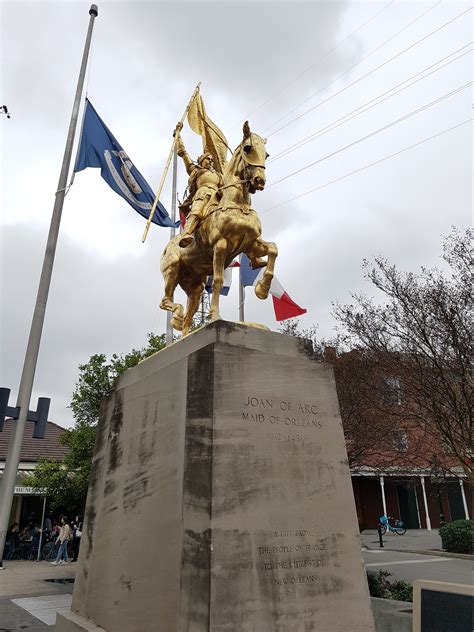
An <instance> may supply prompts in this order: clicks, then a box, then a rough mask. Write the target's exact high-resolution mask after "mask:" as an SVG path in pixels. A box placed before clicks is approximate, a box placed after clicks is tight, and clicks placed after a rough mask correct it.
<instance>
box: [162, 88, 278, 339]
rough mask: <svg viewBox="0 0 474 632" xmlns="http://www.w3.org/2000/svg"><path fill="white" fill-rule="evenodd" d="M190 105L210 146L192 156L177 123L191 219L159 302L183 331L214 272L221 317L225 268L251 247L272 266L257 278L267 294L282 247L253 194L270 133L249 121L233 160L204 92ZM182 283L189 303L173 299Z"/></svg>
mask: <svg viewBox="0 0 474 632" xmlns="http://www.w3.org/2000/svg"><path fill="white" fill-rule="evenodd" d="M188 110H189V111H188V121H189V123H190V126H191V128H192V129H193V130H194V131H196V132H197V133H198V134H200V135H201V136H202V139H203V147H204V153H203V155H202V156H200V157H199V159H198V161H197V163H194V162H193V161H192V160H191V159H190V157H189V155H188V153H187V151H186V149H185V147H184V144H183V142H182V140H181V139H180V137H179V133H180V131H181V128H182V123H178V125H177V127H176V130H175V142H176V147H177V152H178V155H179V156H181V158H182V159H183V161H184V164H185V166H186V170H187V172H188V174H189V184H188V191H189V195H188V197H187V198H186V200H185V201H184V202H183V204H182V205H181V207H180V210H181V212H182V213H184V214H185V215H186V218H187V221H186V227H185V230H184V232H183V233H181V234H180V235H177V236H176V237H173V239H171V240H170V242H169V243H168V245H167V246H166V248H165V250H164V252H163V255H162V257H161V272H162V274H163V277H164V280H165V293H164V296H163V299H162V300H161V303H160V307H161V309H165V310H168V311H171V312H172V313H173V317H172V319H171V324H172V326H173V327H174V328H175V329H177V330H180V331H182V332H183V335H186V334H187V333H188V332H189V329H190V327H191V323H192V318H193V316H194V314H195V313H196V311H197V309H198V307H199V301H200V297H201V294H202V292H203V290H204V287H205V284H206V279H207V277H208V276H210V275H212V301H211V308H210V314H209V315H210V319H211V320H217V319H218V318H219V298H220V291H221V289H222V285H223V281H224V269H225V268H226V267H227V266H229V265H230V264H231V263H232V261H233V260H234V258H235V257H236V256H237V255H239V254H241V253H245V254H246V255H247V256H248V257H249V259H250V262H251V265H252V266H253V267H254V268H260V267H265V270H264V274H263V277H262V279H261V280H260V281H259V282H258V284H257V285H256V286H255V294H256V295H257V296H258V298H261V299H265V298H267V297H268V292H269V290H270V285H271V282H272V279H273V272H274V267H275V260H276V257H277V255H278V249H277V247H276V245H275V244H274V243H272V242H267V241H264V240H263V239H262V238H261V233H262V225H261V223H260V219H259V217H258V214H257V212H256V211H255V210H254V209H253V208H252V206H251V197H250V195H251V194H253V193H255V192H256V191H262V190H263V189H264V187H265V160H266V159H267V157H268V154H267V152H266V149H265V143H266V140H264V139H263V138H261V137H260V136H258V134H255V133H253V132H251V131H250V126H249V124H248V122H246V123H244V126H243V139H242V142H241V143H240V144H239V145H238V147H237V148H236V149H235V151H234V152H233V154H232V158H231V159H230V160H229V162H227V161H226V153H227V141H226V140H225V137H224V135H223V134H222V132H221V131H220V130H219V128H218V127H217V126H216V125H214V123H212V121H211V120H210V119H209V118H208V117H207V114H206V112H205V109H204V104H203V102H202V98H201V95H200V94H199V93H198V92H197V94H196V93H195V95H194V96H193V100H192V101H191V103H190V106H189V107H188ZM262 257H267V259H266V260H265V259H262ZM178 285H179V286H180V287H181V288H182V289H183V290H184V291H185V293H186V294H187V297H188V300H187V305H186V310H185V311H184V310H183V306H182V305H180V304H179V303H175V302H174V291H175V289H176V287H177V286H178Z"/></svg>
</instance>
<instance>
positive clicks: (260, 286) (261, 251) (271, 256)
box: [246, 239, 278, 299]
mask: <svg viewBox="0 0 474 632" xmlns="http://www.w3.org/2000/svg"><path fill="white" fill-rule="evenodd" d="M249 252H250V253H251V254H249ZM249 252H247V253H246V254H247V255H248V256H249V258H250V259H252V258H255V257H262V256H265V255H267V265H266V267H265V269H264V271H263V276H262V278H261V279H260V281H258V283H257V285H256V286H255V294H256V295H257V296H258V298H261V299H265V298H267V297H268V292H269V291H270V286H271V284H272V279H273V273H274V271H275V261H276V258H277V257H278V248H277V247H276V244H274V243H273V242H272V241H263V239H257V241H256V242H255V244H254V246H253V247H252V248H251V250H250V251H249Z"/></svg>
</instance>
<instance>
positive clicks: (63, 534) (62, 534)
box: [51, 516, 72, 565]
mask: <svg viewBox="0 0 474 632" xmlns="http://www.w3.org/2000/svg"><path fill="white" fill-rule="evenodd" d="M71 536H72V532H71V527H70V526H69V520H68V519H67V516H61V530H60V531H59V535H58V538H57V540H56V544H58V543H60V545H59V550H58V554H57V556H56V559H55V560H54V562H51V564H54V565H55V564H67V563H68V561H69V560H68V557H67V545H68V542H69V540H70V539H71ZM63 558H64V559H63Z"/></svg>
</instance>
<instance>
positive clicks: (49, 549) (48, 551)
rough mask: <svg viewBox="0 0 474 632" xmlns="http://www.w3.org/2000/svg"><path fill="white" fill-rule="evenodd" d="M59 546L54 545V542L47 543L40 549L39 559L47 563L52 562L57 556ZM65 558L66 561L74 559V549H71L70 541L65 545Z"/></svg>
mask: <svg viewBox="0 0 474 632" xmlns="http://www.w3.org/2000/svg"><path fill="white" fill-rule="evenodd" d="M58 548H59V544H56V541H55V540H51V541H50V542H47V543H46V544H45V545H44V546H43V548H42V549H41V559H43V560H46V561H47V562H54V560H55V559H56V556H57V554H58ZM67 556H68V559H74V549H73V548H72V541H71V540H69V542H68V543H67Z"/></svg>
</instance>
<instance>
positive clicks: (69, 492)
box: [25, 334, 165, 513]
mask: <svg viewBox="0 0 474 632" xmlns="http://www.w3.org/2000/svg"><path fill="white" fill-rule="evenodd" d="M164 346H165V335H164V334H162V335H155V334H148V340H147V345H146V346H145V347H144V348H142V349H132V350H131V351H130V352H129V353H127V354H125V355H124V354H121V355H117V354H114V355H113V356H112V357H111V359H110V362H108V361H107V357H106V356H105V355H104V354H95V355H93V356H91V357H90V359H89V361H88V362H87V363H86V364H81V365H79V378H78V380H77V382H76V385H75V388H74V392H73V394H72V399H71V406H70V408H71V410H72V413H73V416H74V427H73V428H70V429H68V430H65V432H64V433H63V434H62V435H61V437H60V442H61V443H62V444H63V445H65V446H66V447H67V448H68V451H67V453H66V455H65V456H64V458H63V460H62V461H57V460H55V459H40V461H39V463H38V465H37V467H36V469H35V471H34V474H32V475H31V476H30V477H28V478H27V479H26V480H25V484H26V485H29V486H31V487H34V488H36V489H47V490H48V497H49V500H50V506H51V508H52V509H53V510H54V509H57V508H59V507H61V508H64V509H67V511H69V512H79V513H82V512H83V510H84V507H85V503H86V497H87V489H88V486H89V476H90V471H91V464H92V453H93V450H94V443H95V435H96V428H97V423H98V421H99V414H100V406H101V402H102V400H103V399H104V397H107V395H109V394H110V393H111V392H112V390H113V388H114V386H115V383H116V381H117V378H118V377H119V376H120V375H122V373H124V372H125V371H126V370H127V369H130V368H132V367H133V366H135V365H137V364H138V363H139V362H140V361H141V360H144V359H145V358H147V357H149V356H150V355H152V354H153V353H156V352H157V351H159V350H160V349H163V347H164Z"/></svg>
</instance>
